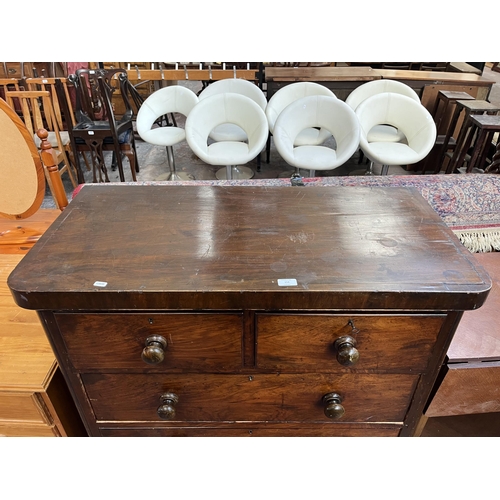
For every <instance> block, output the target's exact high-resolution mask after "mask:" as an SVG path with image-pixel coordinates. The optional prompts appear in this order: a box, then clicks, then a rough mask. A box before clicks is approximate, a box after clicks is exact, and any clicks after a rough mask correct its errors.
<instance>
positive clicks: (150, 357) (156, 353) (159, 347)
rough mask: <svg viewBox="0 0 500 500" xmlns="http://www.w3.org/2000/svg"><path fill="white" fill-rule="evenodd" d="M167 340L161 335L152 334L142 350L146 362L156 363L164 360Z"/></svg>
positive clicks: (142, 356)
mask: <svg viewBox="0 0 500 500" xmlns="http://www.w3.org/2000/svg"><path fill="white" fill-rule="evenodd" d="M166 348H167V340H166V339H165V338H164V337H162V336H161V335H151V336H150V337H148V338H147V339H146V347H145V348H144V349H143V350H142V354H141V358H142V360H143V361H144V362H145V363H148V364H150V365H156V364H158V363H161V362H162V361H163V358H164V357H165V349H166Z"/></svg>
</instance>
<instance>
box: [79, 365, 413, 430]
mask: <svg viewBox="0 0 500 500" xmlns="http://www.w3.org/2000/svg"><path fill="white" fill-rule="evenodd" d="M417 379H418V377H417V376H413V375H406V374H404V375H395V374H389V375H375V374H343V375H332V374H309V375H298V374H263V375H219V374H213V375H202V374H193V375H178V374H172V375H166V374H165V375H161V374H132V375H128V374H90V373H89V374H84V375H82V380H83V382H84V384H85V389H86V391H87V394H88V398H89V400H90V402H91V404H92V406H93V410H94V414H95V417H96V420H97V421H101V422H102V421H136V422H137V421H154V422H165V420H162V419H161V418H160V417H159V416H158V412H157V411H158V408H159V407H160V406H162V401H161V399H160V396H161V395H162V394H165V393H174V394H175V395H176V396H177V399H178V401H177V402H176V404H175V405H172V404H168V403H167V406H169V407H170V408H172V407H174V410H175V416H174V417H173V418H171V421H176V422H234V421H252V422H255V421H257V422H259V421H261V422H262V421H265V422H285V421H286V422H320V423H321V422H322V423H326V422H330V421H332V420H331V419H329V418H327V417H326V416H325V413H324V408H325V404H324V403H323V400H322V399H323V396H324V395H326V394H328V393H332V392H335V393H338V394H340V395H341V397H342V406H343V407H344V409H345V414H344V416H343V417H342V418H340V419H339V420H335V422H338V421H341V422H370V423H373V422H402V421H403V419H404V417H405V414H406V409H407V406H408V405H409V402H410V399H411V394H412V393H413V389H414V386H415V383H416V381H417Z"/></svg>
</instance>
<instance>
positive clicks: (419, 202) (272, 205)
mask: <svg viewBox="0 0 500 500" xmlns="http://www.w3.org/2000/svg"><path fill="white" fill-rule="evenodd" d="M9 286H10V288H11V290H12V293H13V295H14V298H15V300H16V302H17V303H18V304H19V305H20V306H22V307H25V308H29V309H38V310H113V309H128V310H145V309H161V310H165V309H177V310H178V309H185V310H201V309H204V310H206V309H212V310H217V309H218V310H229V309H231V310H234V309H263V310H266V309H273V310H281V309H289V310H292V309H312V310H321V309H329V310H332V309H343V310H346V309H352V310H361V309H363V310H366V309H372V310H376V309H405V310H408V309H413V310H466V309H473V308H476V307H479V306H480V305H481V304H482V303H483V301H484V299H485V298H486V295H487V293H488V291H489V289H490V286H491V282H490V280H489V277H488V276H487V274H486V273H485V272H484V270H483V269H482V267H481V266H479V265H478V264H477V263H476V261H475V259H474V257H473V255H471V254H470V253H469V252H468V251H467V250H466V249H465V248H464V247H463V246H462V245H461V244H460V242H459V241H458V239H457V238H456V237H455V236H454V235H453V233H452V232H451V231H450V230H449V228H447V226H446V225H445V224H444V223H443V222H442V221H441V219H440V218H439V216H438V215H437V214H436V213H435V212H434V211H433V210H432V208H431V207H430V206H429V205H428V203H427V202H426V201H425V200H424V199H423V198H422V197H421V195H420V194H419V193H418V192H417V191H416V190H414V189H412V188H394V187H390V188H367V187H360V188H358V187H251V186H238V187H237V186H227V187H226V186H140V185H133V186H131V185H123V186H91V185H89V186H85V187H84V188H83V189H82V190H81V192H80V193H79V194H78V195H77V196H76V197H75V199H74V200H73V201H72V202H71V203H70V205H69V206H68V208H67V209H65V210H64V212H63V213H62V214H61V215H60V216H59V217H58V219H56V221H55V222H54V223H53V225H52V226H51V227H50V228H49V229H48V230H47V231H46V233H45V234H44V235H43V237H42V238H41V239H40V241H39V242H38V243H37V244H36V245H35V246H34V248H33V249H32V250H31V251H30V252H29V254H28V255H27V256H26V257H25V258H24V259H23V261H22V262H21V263H20V265H19V266H18V267H17V268H16V269H15V270H14V272H13V273H12V274H11V276H10V277H9Z"/></svg>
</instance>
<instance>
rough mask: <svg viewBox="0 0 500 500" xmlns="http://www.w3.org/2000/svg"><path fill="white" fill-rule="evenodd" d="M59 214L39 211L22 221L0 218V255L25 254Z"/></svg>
mask: <svg viewBox="0 0 500 500" xmlns="http://www.w3.org/2000/svg"><path fill="white" fill-rule="evenodd" d="M60 214H61V212H60V211H59V210H55V209H41V210H38V211H37V212H35V213H34V214H33V215H31V216H30V217H28V218H27V219H23V220H8V219H2V218H0V254H25V253H27V252H28V250H30V249H31V248H32V247H33V245H34V244H35V243H36V242H37V241H38V240H39V239H40V236H42V234H43V233H44V232H45V231H46V230H47V228H48V227H49V226H50V225H51V224H52V223H53V222H54V220H55V219H56V217H58V216H59V215H60Z"/></svg>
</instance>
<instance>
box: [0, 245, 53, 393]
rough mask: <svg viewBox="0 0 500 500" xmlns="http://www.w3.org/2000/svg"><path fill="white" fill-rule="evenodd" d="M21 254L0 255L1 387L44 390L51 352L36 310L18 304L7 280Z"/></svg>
mask: <svg viewBox="0 0 500 500" xmlns="http://www.w3.org/2000/svg"><path fill="white" fill-rule="evenodd" d="M22 257H23V256H22V255H0V340H1V342H0V344H1V349H0V387H1V388H2V389H9V390H14V389H15V390H23V389H27V390H30V391H43V390H45V389H46V388H47V384H48V383H49V382H50V379H51V377H52V374H53V372H54V370H55V369H56V367H57V363H56V360H55V357H54V354H53V352H52V349H51V348H50V344H49V342H48V341H47V338H46V337H45V334H44V332H43V329H42V326H41V325H40V321H39V319H38V317H37V315H36V313H35V311H29V310H26V309H21V308H20V307H18V306H17V305H16V304H15V303H14V301H13V299H12V296H11V294H10V290H9V289H8V288H7V284H6V282H7V277H8V276H9V273H10V272H11V271H12V269H14V267H15V266H16V265H17V264H18V262H19V261H20V260H21V259H22ZM27 350H28V352H29V362H27V359H26V358H27Z"/></svg>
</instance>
